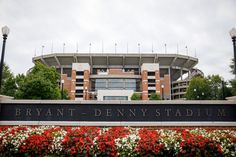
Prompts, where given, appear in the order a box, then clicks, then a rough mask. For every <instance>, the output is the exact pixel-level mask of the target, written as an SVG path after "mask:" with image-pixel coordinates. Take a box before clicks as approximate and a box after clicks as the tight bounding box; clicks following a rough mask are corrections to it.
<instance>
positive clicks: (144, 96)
mask: <svg viewBox="0 0 236 157" xmlns="http://www.w3.org/2000/svg"><path fill="white" fill-rule="evenodd" d="M141 77H142V100H148V77H147V71H146V70H144V71H142V74H141Z"/></svg>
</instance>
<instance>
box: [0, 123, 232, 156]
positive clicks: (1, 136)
mask: <svg viewBox="0 0 236 157" xmlns="http://www.w3.org/2000/svg"><path fill="white" fill-rule="evenodd" d="M0 156H123V157H126V156H236V131H235V130H217V129H207V130H206V129H200V128H196V129H189V130H188V129H157V130H155V129H152V128H129V127H110V128H99V127H54V126H37V127H30V126H17V127H16V126H15V127H0Z"/></svg>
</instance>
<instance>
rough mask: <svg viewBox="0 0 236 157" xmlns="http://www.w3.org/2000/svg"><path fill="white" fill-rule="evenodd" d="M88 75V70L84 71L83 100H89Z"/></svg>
mask: <svg viewBox="0 0 236 157" xmlns="http://www.w3.org/2000/svg"><path fill="white" fill-rule="evenodd" d="M89 77H90V73H89V70H85V71H84V94H83V99H84V100H89V89H90V88H89Z"/></svg>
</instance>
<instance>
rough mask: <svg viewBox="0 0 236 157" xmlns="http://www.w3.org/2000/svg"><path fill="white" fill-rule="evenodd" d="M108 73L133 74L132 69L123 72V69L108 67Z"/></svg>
mask: <svg viewBox="0 0 236 157" xmlns="http://www.w3.org/2000/svg"><path fill="white" fill-rule="evenodd" d="M108 75H134V71H130V72H124V71H123V69H109V70H108Z"/></svg>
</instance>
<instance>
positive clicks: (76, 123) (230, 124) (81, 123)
mask: <svg viewBox="0 0 236 157" xmlns="http://www.w3.org/2000/svg"><path fill="white" fill-rule="evenodd" d="M0 125H60V126H206V127H208V126H209V127H210V126H219V127H236V122H201V121H200V122H180V121H178V122H168V121H163V122H137V121H134V122H113V121H99V122H96V121H0Z"/></svg>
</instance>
